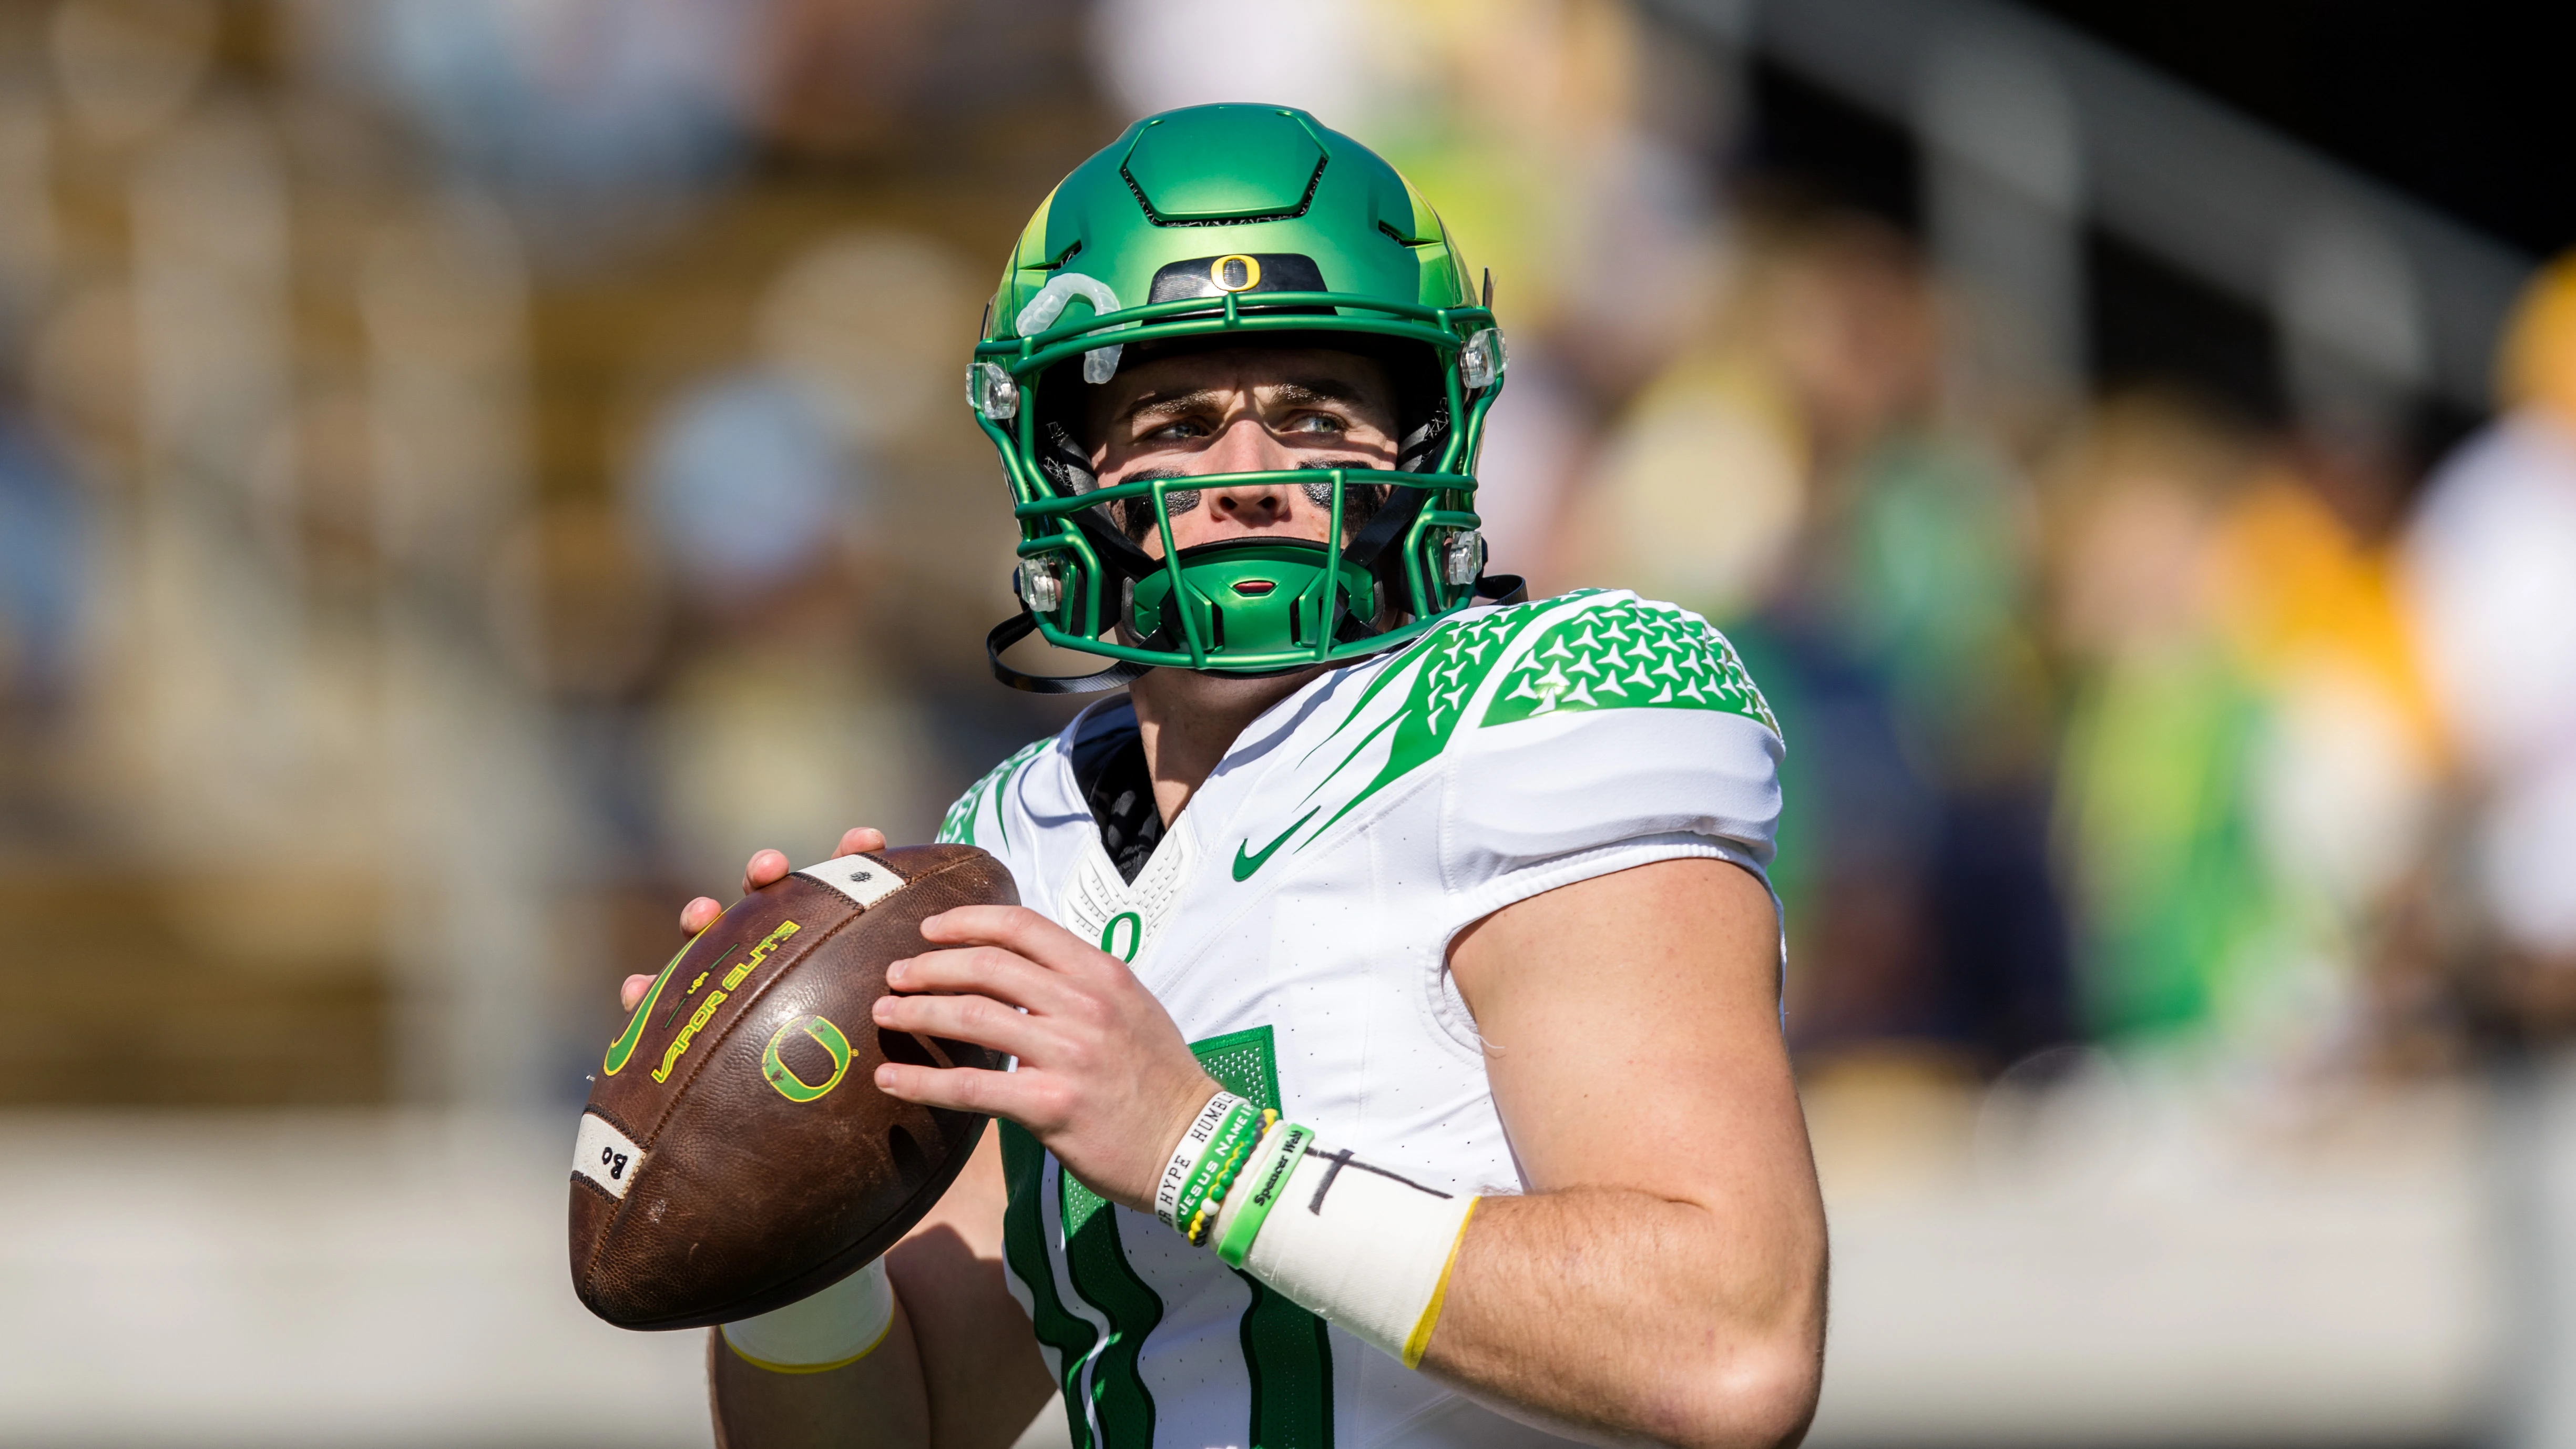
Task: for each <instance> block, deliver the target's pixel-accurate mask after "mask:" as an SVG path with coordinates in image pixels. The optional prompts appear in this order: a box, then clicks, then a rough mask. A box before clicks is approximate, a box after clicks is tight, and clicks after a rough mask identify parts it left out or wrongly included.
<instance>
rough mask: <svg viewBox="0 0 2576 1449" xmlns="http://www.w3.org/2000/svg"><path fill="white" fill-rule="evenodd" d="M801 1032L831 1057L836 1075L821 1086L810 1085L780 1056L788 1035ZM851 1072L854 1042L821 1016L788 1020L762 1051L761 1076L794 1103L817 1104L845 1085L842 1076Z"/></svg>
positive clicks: (772, 1035) (812, 1083) (816, 1084)
mask: <svg viewBox="0 0 2576 1449" xmlns="http://www.w3.org/2000/svg"><path fill="white" fill-rule="evenodd" d="M799 1029H801V1030H803V1031H804V1033H805V1035H807V1036H809V1037H811V1038H813V1040H814V1044H815V1045H816V1046H819V1047H821V1048H822V1049H823V1050H824V1051H826V1052H829V1053H830V1054H831V1057H832V1075H830V1076H828V1077H825V1078H824V1079H823V1080H821V1081H819V1082H809V1081H807V1080H805V1079H804V1078H803V1077H800V1076H798V1075H796V1071H795V1069H794V1068H792V1067H790V1066H788V1065H787V1063H786V1061H785V1060H784V1059H783V1058H781V1057H780V1056H779V1055H778V1048H779V1044H780V1043H782V1042H784V1041H786V1040H787V1034H788V1033H789V1032H791V1031H796V1030H799ZM849 1070H850V1039H849V1038H848V1037H846V1036H843V1035H842V1034H841V1029H840V1028H839V1027H837V1026H834V1025H833V1024H832V1023H831V1022H830V1021H829V1020H827V1019H825V1018H823V1017H819V1016H795V1017H790V1018H788V1019H787V1022H786V1024H785V1025H783V1026H781V1027H779V1028H778V1030H776V1031H774V1032H771V1033H770V1035H769V1045H767V1046H765V1047H762V1048H761V1049H760V1074H761V1075H762V1076H764V1077H766V1078H768V1079H769V1085H771V1086H773V1087H776V1088H777V1089H778V1095H780V1096H782V1097H785V1098H786V1099H787V1100H788V1101H791V1102H811V1101H813V1100H814V1099H815V1098H817V1097H820V1096H822V1095H823V1094H824V1093H826V1092H829V1091H830V1090H832V1089H833V1088H834V1087H837V1086H839V1085H841V1078H842V1076H843V1075H845V1074H846V1073H847V1072H848V1071H849Z"/></svg>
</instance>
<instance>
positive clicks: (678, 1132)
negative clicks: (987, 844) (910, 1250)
mask: <svg viewBox="0 0 2576 1449" xmlns="http://www.w3.org/2000/svg"><path fill="white" fill-rule="evenodd" d="M1018 900H1019V894H1018V892H1017V891H1015V890H1014V889H1013V888H1012V886H1011V873H1010V872H1009V871H1008V870H1006V869H1005V868H1003V866H1002V863H1001V862H1000V861H998V860H995V859H994V858H993V857H992V856H990V855H987V854H985V853H984V852H983V851H980V850H977V849H976V848H974V847H973V846H971V845H923V846H914V847H911V848H908V849H902V850H882V851H878V852H876V853H874V854H871V855H845V856H842V857H840V858H838V859H836V860H829V861H825V862H824V863H822V864H821V865H817V866H809V867H807V868H806V869H804V870H801V871H798V872H796V873H795V874H793V875H790V876H788V877H787V878H786V879H784V880H781V881H778V882H776V883H774V884H771V885H766V886H763V887H761V888H760V889H759V890H756V891H753V892H752V893H751V894H750V895H747V896H745V897H743V898H742V899H741V900H740V901H737V902H735V903H734V906H733V908H732V909H730V910H728V911H726V912H725V913H724V915H723V916H722V917H721V918H719V919H718V920H717V921H716V923H715V924H714V925H712V926H709V927H708V928H707V929H706V930H705V931H703V932H701V933H699V935H698V938H697V939H696V940H694V941H691V942H690V943H689V945H688V946H687V948H686V949H684V950H682V951H681V952H680V954H679V955H677V956H675V957H673V958H672V959H671V963H670V964H669V965H667V966H665V967H663V968H662V974H661V975H660V976H659V977H656V978H655V979H654V982H653V987H652V989H651V990H650V991H648V992H647V993H645V996H644V1002H643V1004H642V1005H641V1006H639V1007H637V1008H636V1011H635V1015H634V1018H633V1019H632V1020H630V1021H629V1022H628V1023H627V1025H626V1030H625V1031H624V1032H623V1033H621V1034H620V1035H619V1036H618V1038H617V1040H616V1041H614V1042H612V1043H610V1044H609V1048H608V1056H607V1058H606V1060H605V1061H603V1062H602V1063H601V1066H600V1073H599V1076H598V1077H597V1078H596V1079H595V1082H594V1084H593V1086H592V1087H591V1092H590V1102H589V1104H588V1105H587V1106H585V1107H584V1108H583V1109H582V1117H581V1132H580V1135H579V1137H578V1138H577V1139H576V1140H575V1142H574V1145H573V1163H572V1281H573V1288H574V1289H575V1291H577V1292H578V1293H580V1295H581V1301H582V1302H583V1303H584V1304H586V1305H588V1306H589V1308H590V1311H591V1312H593V1313H596V1314H598V1315H599V1316H600V1317H602V1318H604V1319H607V1320H608V1321H609V1322H611V1323H614V1324H616V1325H618V1326H619V1327H621V1328H696V1327H701V1326H704V1325H707V1324H713V1323H723V1322H726V1321H729V1320H732V1319H738V1318H746V1317H749V1316H750V1315H752V1314H755V1313H764V1312H767V1311H768V1310H770V1309H772V1308H777V1307H780V1306H782V1305H784V1304H788V1303H793V1302H795V1301H796V1300H797V1299H799V1298H803V1297H805V1296H806V1295H807V1294H810V1293H813V1292H815V1291H817V1290H819V1289H822V1288H825V1287H828V1286H830V1285H831V1284H833V1283H835V1282H838V1281H839V1280H840V1279H842V1278H843V1277H846V1276H848V1275H849V1274H850V1273H851V1272H853V1271H855V1270H856V1269H858V1268H859V1267H860V1266H861V1265H863V1264H865V1263H866V1262H867V1261H868V1260H869V1259H871V1258H874V1257H876V1256H877V1255H878V1254H880V1253H883V1252H884V1251H885V1250H886V1249H887V1248H889V1247H891V1246H893V1244H894V1241H895V1240H896V1239H897V1238H900V1237H902V1236H903V1235H904V1233H905V1232H906V1231H908V1230H909V1229H910V1228H911V1227H912V1225H913V1224H914V1223H917V1222H919V1221H920V1220H921V1218H922V1215H923V1214H925V1213H927V1212H928V1211H930V1208H931V1205H932V1204H934V1203H936V1202H937V1201H938V1200H939V1195H940V1194H941V1193H942V1192H944V1191H946V1190H947V1187H948V1184H949V1182H950V1181H951V1180H952V1179H954V1178H955V1177H956V1176H957V1173H958V1170H959V1169H960V1168H963V1167H964V1166H965V1165H966V1159H967V1156H968V1154H970V1153H972V1152H973V1151H974V1148H975V1142H976V1139H977V1138H978V1137H980V1136H982V1135H983V1131H984V1119H983V1118H982V1117H980V1116H977V1115H975V1114H974V1113H971V1112H948V1111H939V1110H934V1109H932V1108H928V1107H919V1106H915V1105H913V1104H911V1103H909V1102H899V1101H896V1100H895V1099H894V1098H892V1097H889V1096H887V1095H885V1094H884V1093H882V1092H880V1091H878V1090H877V1088H876V1068H877V1064H878V1063H879V1062H883V1061H888V1060H892V1061H898V1062H911V1063H914V1064H916V1065H921V1066H941V1067H947V1066H972V1067H988V1068H999V1067H1001V1066H1002V1065H1003V1059H1002V1058H1001V1057H1000V1056H998V1055H997V1054H994V1053H991V1052H987V1051H986V1050H985V1049H984V1048H982V1047H979V1046H973V1045H970V1044H968V1043H965V1042H955V1041H948V1040H945V1039H941V1038H935V1037H921V1036H913V1035H909V1034H906V1033H902V1032H890V1031H880V1030H879V1029H878V1028H877V1026H876V1024H875V1022H874V1021H873V1020H872V1018H871V1015H870V1012H871V1010H872V1008H873V1007H874V1006H875V1004H876V999H877V998H878V997H879V996H882V995H884V994H885V989H886V987H885V970H886V966H887V965H888V964H889V963H890V962H893V961H896V960H900V959H902V958H903V957H906V956H910V955H914V954H916V953H918V952H921V951H923V950H927V949H929V947H928V944H927V943H926V942H924V941H923V940H922V939H921V923H922V922H923V921H924V920H926V919H927V918H929V917H931V916H935V915H937V914H939V913H940V912H941V911H944V910H947V909H949V908H951V907H953V906H963V905H1012V904H1016V903H1017V902H1018Z"/></svg>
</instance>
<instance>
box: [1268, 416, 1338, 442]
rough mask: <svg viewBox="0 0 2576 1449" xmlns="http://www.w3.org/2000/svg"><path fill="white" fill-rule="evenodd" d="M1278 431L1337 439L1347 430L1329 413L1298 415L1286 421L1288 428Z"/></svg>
mask: <svg viewBox="0 0 2576 1449" xmlns="http://www.w3.org/2000/svg"><path fill="white" fill-rule="evenodd" d="M1280 431H1281V432H1286V433H1307V434H1312V435H1319V436H1327V437H1339V436H1340V435H1342V434H1343V433H1345V432H1348V431H1349V428H1348V427H1347V426H1345V425H1344V423H1343V422H1342V420H1341V419H1340V418H1337V417H1335V416H1333V415H1332V414H1331V413H1299V414H1298V415H1297V416H1295V417H1293V418H1290V419H1289V420H1288V426H1286V427H1285V428H1282V429H1280Z"/></svg>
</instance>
